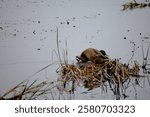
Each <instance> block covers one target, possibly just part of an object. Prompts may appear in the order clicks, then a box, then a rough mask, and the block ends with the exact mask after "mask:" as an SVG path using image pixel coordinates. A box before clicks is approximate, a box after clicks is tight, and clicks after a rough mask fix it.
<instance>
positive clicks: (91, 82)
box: [59, 60, 140, 95]
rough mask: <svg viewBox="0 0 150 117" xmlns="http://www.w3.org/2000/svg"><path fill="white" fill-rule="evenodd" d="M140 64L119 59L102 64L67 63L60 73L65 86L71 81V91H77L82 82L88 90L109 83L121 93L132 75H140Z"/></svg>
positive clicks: (113, 89)
mask: <svg viewBox="0 0 150 117" xmlns="http://www.w3.org/2000/svg"><path fill="white" fill-rule="evenodd" d="M139 70H140V69H139V64H138V63H137V62H134V64H133V65H132V66H131V67H130V66H129V64H123V63H121V62H120V61H119V60H108V61H106V62H105V63H102V64H94V63H92V62H87V63H79V62H78V63H77V64H67V65H64V66H61V68H60V71H59V74H60V78H61V80H62V81H63V86H64V88H66V84H69V83H70V82H71V88H70V89H69V90H70V91H71V92H74V91H75V87H76V86H77V84H82V85H83V86H84V87H85V88H88V90H92V89H94V88H97V87H100V86H104V85H106V84H109V86H110V88H111V90H112V91H113V92H114V94H119V95H120V93H121V90H120V87H123V86H124V84H125V83H126V82H127V81H128V80H130V78H131V76H132V77H133V76H138V75H139Z"/></svg>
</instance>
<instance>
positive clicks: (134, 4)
mask: <svg viewBox="0 0 150 117" xmlns="http://www.w3.org/2000/svg"><path fill="white" fill-rule="evenodd" d="M122 6H123V9H122V10H123V11H125V10H128V9H129V10H133V9H136V8H145V7H150V3H138V2H136V1H135V0H133V2H128V3H126V4H123V5H122Z"/></svg>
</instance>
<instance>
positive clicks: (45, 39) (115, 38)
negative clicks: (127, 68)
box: [0, 0, 150, 99]
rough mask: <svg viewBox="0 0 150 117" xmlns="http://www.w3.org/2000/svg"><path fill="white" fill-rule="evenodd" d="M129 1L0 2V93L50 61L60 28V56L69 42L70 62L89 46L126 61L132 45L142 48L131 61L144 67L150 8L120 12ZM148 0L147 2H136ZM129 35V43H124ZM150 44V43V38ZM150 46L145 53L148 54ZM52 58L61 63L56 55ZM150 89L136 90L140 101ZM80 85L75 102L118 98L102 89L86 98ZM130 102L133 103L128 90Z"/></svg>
mask: <svg viewBox="0 0 150 117" xmlns="http://www.w3.org/2000/svg"><path fill="white" fill-rule="evenodd" d="M128 1H130V0H125V1H120V0H1V1H0V89H1V92H4V91H6V90H7V89H8V88H11V87H13V86H14V85H16V84H17V83H19V82H21V81H22V80H24V79H25V78H27V77H28V76H30V75H31V74H34V73H35V72H37V71H38V70H40V69H42V68H43V67H45V66H46V65H48V64H49V63H51V62H52V55H51V53H52V51H53V49H55V50H56V27H58V29H59V40H60V48H61V53H62V51H63V50H62V49H65V42H66V41H67V44H68V46H67V49H68V59H69V61H71V62H70V63H73V62H76V61H75V56H76V55H79V54H80V52H81V51H82V50H84V49H85V48H88V47H94V48H98V49H104V50H105V51H106V52H107V53H108V55H109V56H110V58H121V59H122V61H123V62H128V61H129V59H130V57H131V54H132V53H131V51H132V47H133V45H132V44H130V41H133V42H135V44H136V47H138V46H139V47H140V48H139V49H137V51H136V52H135V56H134V58H133V60H138V61H139V63H142V51H141V43H142V40H143V39H144V37H150V31H149V30H150V23H149V21H150V12H149V10H150V8H144V9H135V10H132V11H129V10H128V11H124V12H122V11H121V9H122V6H121V5H122V4H124V3H126V2H128ZM138 1H142V2H144V0H138ZM124 37H126V39H124ZM148 41H149V40H148ZM147 47H148V45H147V44H144V50H145V52H146V51H147ZM54 60H56V61H57V59H56V57H54ZM56 68H57V67H54V68H53V67H49V68H47V69H46V70H44V71H42V72H40V73H38V74H36V75H35V76H33V77H32V79H36V78H39V79H49V80H52V81H53V80H56V79H57V74H56V73H55V70H56ZM149 89H150V86H149V85H148V84H147V85H145V87H144V88H140V87H137V90H138V96H137V98H136V99H150V90H149ZM84 91H86V89H83V88H82V87H79V88H78V90H77V92H76V94H74V95H73V97H71V99H115V97H113V94H111V92H110V93H109V92H108V93H101V91H100V89H95V90H93V91H90V92H88V93H87V94H84V93H83V92H84ZM127 94H129V95H130V97H129V98H127V99H135V93H134V90H133V88H130V89H129V91H128V93H127Z"/></svg>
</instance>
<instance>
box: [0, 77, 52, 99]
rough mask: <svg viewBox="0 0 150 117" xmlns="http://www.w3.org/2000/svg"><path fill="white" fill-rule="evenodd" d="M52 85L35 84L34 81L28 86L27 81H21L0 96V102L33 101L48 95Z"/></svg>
mask: <svg viewBox="0 0 150 117" xmlns="http://www.w3.org/2000/svg"><path fill="white" fill-rule="evenodd" d="M53 83H54V82H48V81H43V82H40V83H37V80H35V81H34V82H32V83H31V84H29V85H28V81H23V82H21V83H19V84H18V85H16V86H15V87H14V88H12V89H10V90H9V91H7V92H6V93H5V94H3V95H2V96H0V100H33V99H34V100H35V99H38V98H39V97H41V96H43V95H46V94H48V93H50V92H51V89H53V85H52V84H53Z"/></svg>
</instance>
